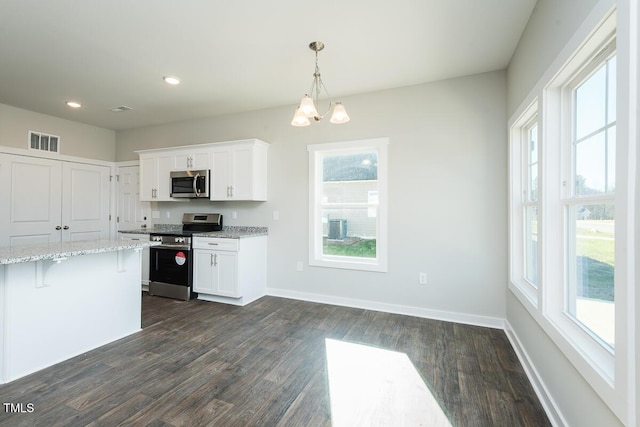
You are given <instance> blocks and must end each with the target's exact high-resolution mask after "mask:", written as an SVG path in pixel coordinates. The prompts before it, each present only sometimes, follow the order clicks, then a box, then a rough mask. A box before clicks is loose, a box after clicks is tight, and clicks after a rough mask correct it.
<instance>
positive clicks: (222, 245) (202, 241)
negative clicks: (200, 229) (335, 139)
mask: <svg viewBox="0 0 640 427" xmlns="http://www.w3.org/2000/svg"><path fill="white" fill-rule="evenodd" d="M193 248H194V249H211V250H216V251H236V252H237V251H238V250H239V249H240V240H239V239H221V238H215V237H214V238H210V237H194V238H193Z"/></svg>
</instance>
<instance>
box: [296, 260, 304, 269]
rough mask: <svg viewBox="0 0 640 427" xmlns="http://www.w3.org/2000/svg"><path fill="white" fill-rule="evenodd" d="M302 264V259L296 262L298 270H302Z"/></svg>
mask: <svg viewBox="0 0 640 427" xmlns="http://www.w3.org/2000/svg"><path fill="white" fill-rule="evenodd" d="M302 265H303V264H302V261H298V262H297V264H296V270H298V271H302Z"/></svg>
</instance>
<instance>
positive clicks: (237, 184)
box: [210, 139, 269, 201]
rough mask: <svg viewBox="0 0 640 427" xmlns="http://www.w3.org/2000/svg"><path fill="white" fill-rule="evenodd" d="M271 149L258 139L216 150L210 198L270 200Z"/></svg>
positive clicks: (219, 147)
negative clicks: (269, 150)
mask: <svg viewBox="0 0 640 427" xmlns="http://www.w3.org/2000/svg"><path fill="white" fill-rule="evenodd" d="M268 147H269V144H267V143H266V142H263V141H260V140H257V139H252V140H245V141H238V142H235V143H228V144H227V143H225V144H220V145H218V146H216V147H214V148H213V161H212V171H211V192H210V199H211V200H212V201H224V200H256V201H264V200H267V150H268Z"/></svg>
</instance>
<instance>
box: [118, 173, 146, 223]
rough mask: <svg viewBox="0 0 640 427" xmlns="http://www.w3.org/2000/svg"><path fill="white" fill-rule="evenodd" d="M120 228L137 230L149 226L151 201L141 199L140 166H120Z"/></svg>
mask: <svg viewBox="0 0 640 427" xmlns="http://www.w3.org/2000/svg"><path fill="white" fill-rule="evenodd" d="M117 203H118V217H117V224H116V225H117V227H118V230H135V229H139V228H143V226H144V227H146V226H147V224H148V222H149V220H150V219H151V216H150V210H151V207H150V204H149V202H143V201H141V200H140V166H120V167H118V194H117Z"/></svg>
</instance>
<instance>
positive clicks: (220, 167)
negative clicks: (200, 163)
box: [209, 151, 230, 200]
mask: <svg viewBox="0 0 640 427" xmlns="http://www.w3.org/2000/svg"><path fill="white" fill-rule="evenodd" d="M211 169H212V170H211V178H210V179H211V183H210V192H211V193H210V197H209V198H210V199H211V200H227V199H228V198H229V194H230V192H229V152H228V151H214V153H213V163H212V165H211Z"/></svg>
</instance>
